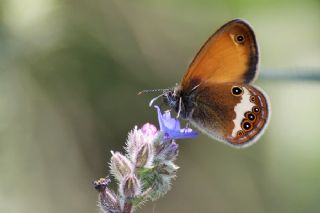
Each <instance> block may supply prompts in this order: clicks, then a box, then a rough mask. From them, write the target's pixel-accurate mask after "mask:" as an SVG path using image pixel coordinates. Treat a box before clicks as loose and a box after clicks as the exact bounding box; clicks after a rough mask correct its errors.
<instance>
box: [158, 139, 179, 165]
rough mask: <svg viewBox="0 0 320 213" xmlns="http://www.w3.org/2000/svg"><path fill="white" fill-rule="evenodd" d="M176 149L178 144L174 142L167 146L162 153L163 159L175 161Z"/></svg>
mask: <svg viewBox="0 0 320 213" xmlns="http://www.w3.org/2000/svg"><path fill="white" fill-rule="evenodd" d="M178 148H179V146H178V144H176V142H174V141H173V142H171V143H170V144H168V145H167V146H166V147H165V149H164V150H163V152H162V154H163V155H164V158H165V159H166V160H169V161H172V160H175V159H176V157H177V155H178V151H179V149H178Z"/></svg>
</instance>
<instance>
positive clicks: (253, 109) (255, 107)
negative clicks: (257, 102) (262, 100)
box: [252, 106, 260, 113]
mask: <svg viewBox="0 0 320 213" xmlns="http://www.w3.org/2000/svg"><path fill="white" fill-rule="evenodd" d="M252 112H254V113H259V112H260V108H259V107H257V106H254V107H253V108H252Z"/></svg>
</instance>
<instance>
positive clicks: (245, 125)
mask: <svg viewBox="0 0 320 213" xmlns="http://www.w3.org/2000/svg"><path fill="white" fill-rule="evenodd" d="M242 129H244V130H245V131H250V130H251V129H252V124H251V123H250V122H249V121H247V120H245V121H244V122H243V123H242Z"/></svg>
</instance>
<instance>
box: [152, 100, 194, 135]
mask: <svg viewBox="0 0 320 213" xmlns="http://www.w3.org/2000/svg"><path fill="white" fill-rule="evenodd" d="M155 108H156V109H157V113H158V120H159V126H160V130H161V131H162V132H164V136H165V138H166V139H184V138H194V137H196V136H198V132H196V131H193V130H192V129H190V128H183V129H181V128H180V122H179V120H178V119H176V118H172V117H171V114H170V112H169V111H166V112H165V113H164V114H162V113H161V110H160V108H159V107H158V106H155Z"/></svg>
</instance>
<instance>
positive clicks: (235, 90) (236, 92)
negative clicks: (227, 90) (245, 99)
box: [231, 86, 243, 96]
mask: <svg viewBox="0 0 320 213" xmlns="http://www.w3.org/2000/svg"><path fill="white" fill-rule="evenodd" d="M231 93H232V94H233V95H235V96H239V95H242V93H243V90H242V88H240V87H237V86H235V87H232V89H231Z"/></svg>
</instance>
